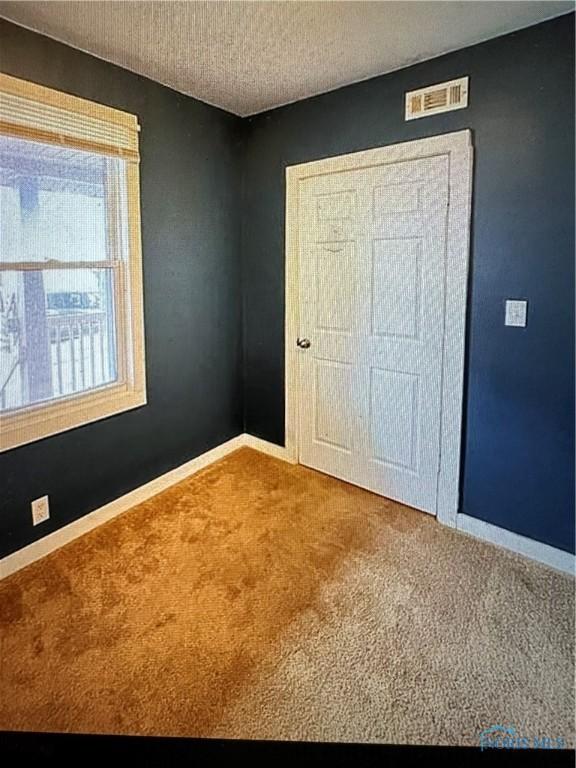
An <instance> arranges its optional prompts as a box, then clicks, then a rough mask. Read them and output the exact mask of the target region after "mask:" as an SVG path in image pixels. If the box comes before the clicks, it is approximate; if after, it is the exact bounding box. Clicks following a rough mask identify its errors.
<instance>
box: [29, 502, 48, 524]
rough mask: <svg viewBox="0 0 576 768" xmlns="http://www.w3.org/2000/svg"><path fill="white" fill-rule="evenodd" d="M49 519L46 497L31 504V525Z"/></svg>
mask: <svg viewBox="0 0 576 768" xmlns="http://www.w3.org/2000/svg"><path fill="white" fill-rule="evenodd" d="M49 518H50V505H49V503H48V496H42V497H41V498H40V499H35V500H34V501H33V502H32V524H33V525H38V524H39V523H43V522H44V521H45V520H48V519H49Z"/></svg>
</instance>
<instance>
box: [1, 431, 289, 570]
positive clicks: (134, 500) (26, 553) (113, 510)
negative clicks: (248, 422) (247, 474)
mask: <svg viewBox="0 0 576 768" xmlns="http://www.w3.org/2000/svg"><path fill="white" fill-rule="evenodd" d="M244 446H247V447H249V448H253V449H255V450H257V451H260V452H261V453H267V454H269V455H270V456H274V457H276V458H278V459H283V460H285V461H291V459H290V458H289V456H288V451H287V450H286V448H282V447H280V446H278V445H274V444H273V443H268V442H266V441H265V440H260V439H259V438H257V437H253V436H252V435H247V434H242V435H238V437H233V438H232V439H231V440H228V441H227V442H225V443H222V445H218V446H216V448H213V449H212V450H210V451H206V453H203V454H202V455H200V456H197V457H196V458H195V459H192V460H191V461H187V462H186V463H185V464H182V465H181V466H179V467H176V469H172V470H171V471H170V472H166V473H165V474H164V475H160V476H159V477H156V478H155V479H154V480H151V481H150V482H149V483H146V484H145V485H141V486H140V487H139V488H135V489H134V490H133V491H130V492H129V493H126V494H124V496H120V497H119V498H118V499H115V500H114V501H111V502H110V503H109V504H105V505H104V506H103V507H100V508H99V509H95V510H93V511H92V512H89V513H88V514H86V515H84V516H83V517H80V518H79V519H78V520H74V522H72V523H69V525H65V526H64V527H63V528H59V529H58V530H57V531H54V532H53V533H49V534H48V535H47V536H44V538H42V539H39V540H38V541H34V542H33V543H32V544H29V545H28V546H26V547H23V548H22V549H19V550H18V551H17V552H13V553H12V554H10V555H7V556H6V557H4V558H2V559H0V579H3V578H5V577H6V576H9V575H10V574H11V573H15V572H16V571H19V570H20V569H21V568H24V567H25V566H27V565H30V564H31V563H33V562H35V561H36V560H40V558H42V557H45V556H46V555H49V554H50V553H51V552H54V551H55V550H56V549H60V547H63V546H64V545H65V544H68V543H69V542H70V541H74V539H77V538H78V537H79V536H83V535H84V534H85V533H88V532H89V531H92V530H94V528H97V527H98V526H99V525H102V524H103V523H106V522H108V520H112V519H113V518H114V517H116V516H117V515H120V514H122V512H126V511H127V510H128V509H130V508H131V507H133V506H135V505H136V504H140V503H142V502H143V501H147V500H148V499H151V498H152V497H153V496H156V495H157V494H159V493H161V492H162V491H165V490H166V489H167V488H169V487H170V486H171V485H175V484H176V483H179V482H181V481H182V480H185V479H186V478H187V477H190V475H193V474H194V473H195V472H199V471H200V470H201V469H204V468H205V467H207V466H209V465H210V464H213V463H214V462H215V461H218V460H219V459H222V458H224V456H227V455H228V454H229V453H232V451H236V450H238V448H243V447H244Z"/></svg>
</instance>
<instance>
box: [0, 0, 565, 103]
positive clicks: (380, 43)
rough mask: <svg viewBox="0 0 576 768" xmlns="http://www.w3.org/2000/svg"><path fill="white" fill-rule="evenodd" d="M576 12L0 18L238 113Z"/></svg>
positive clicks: (59, 11)
mask: <svg viewBox="0 0 576 768" xmlns="http://www.w3.org/2000/svg"><path fill="white" fill-rule="evenodd" d="M573 8H574V3H572V2H551V1H550V0H546V1H545V2H535V1H534V0H531V1H530V2H522V1H521V0H513V1H512V2H486V1H485V0H484V1H482V2H476V1H475V0H468V2H416V1H414V0H411V1H409V2H330V1H329V0H326V1H324V2H299V1H298V0H290V1H289V2H245V1H244V0H236V1H235V2H224V1H223V0H213V1H212V2H193V1H192V0H189V1H188V2H182V1H181V2H173V1H172V0H163V1H156V2H148V1H147V0H133V1H131V0H124V2H115V1H113V0H112V1H108V2H98V1H96V0H93V1H92V2H76V1H75V0H68V1H67V2H59V1H58V0H52V1H51V2H28V1H25V2H22V1H20V2H0V15H1V16H4V17H5V18H7V19H10V20H12V21H15V22H17V23H18V24H22V25H23V26H25V27H29V28H30V29H34V30H37V31H39V32H42V33H44V34H46V35H49V36H50V37H53V38H56V39H57V40H61V41H63V42H66V43H68V44H70V45H72V46H74V47H76V48H80V49H81V50H84V51H88V52H90V53H92V54H94V55H96V56H99V57H100V58H102V59H106V60H107V61H111V62H114V63H115V64H119V65H121V66H123V67H125V68H126V69H129V70H132V71H133V72H138V73H139V74H142V75H146V76H147V77H150V78H152V79H153V80H157V81H158V82H160V83H164V84H165V85H169V86H170V87H171V88H174V89H175V90H177V91H181V92H182V93H186V94H188V95H190V96H195V97H196V98H198V99H201V100H202V101H205V102H208V103H209V104H214V105H216V106H218V107H222V108H223V109H226V110H228V111H229V112H233V113H235V114H237V115H241V116H247V115H252V114H255V113H257V112H262V111H264V110H267V109H270V108H272V107H277V106H280V105H282V104H286V103H289V102H292V101H297V100H299V99H304V98H306V97H308V96H312V95H314V94H318V93H323V92H325V91H330V90H332V89H334V88H338V87H339V86H342V85H347V84H349V83H353V82H356V81H359V80H364V79H366V78H369V77H374V76H375V75H379V74H383V73H385V72H390V71H392V70H394V69H399V68H400V67H404V66H407V65H408V64H412V63H414V62H416V61H422V60H424V59H429V58H433V57H434V56H438V55H440V54H442V53H446V52H447V51H452V50H456V49H457V48H463V47H465V46H467V45H471V44H473V43H476V42H479V41H481V40H487V39H489V38H491V37H496V36H498V35H502V34H505V33H506V32H510V31H512V30H515V29H520V28H521V27H526V26H529V25H531V24H535V23H537V22H539V21H542V20H543V19H546V18H551V17H553V16H557V15H559V14H561V13H565V12H567V11H569V10H572V9H573ZM0 63H1V62H0ZM423 85H424V84H423Z"/></svg>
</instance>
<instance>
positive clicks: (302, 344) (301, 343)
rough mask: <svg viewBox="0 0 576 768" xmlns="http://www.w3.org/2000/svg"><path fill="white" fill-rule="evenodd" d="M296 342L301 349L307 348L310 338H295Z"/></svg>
mask: <svg viewBox="0 0 576 768" xmlns="http://www.w3.org/2000/svg"><path fill="white" fill-rule="evenodd" d="M296 344H298V346H299V347H300V348H301V349H308V347H309V346H310V339H297V340H296Z"/></svg>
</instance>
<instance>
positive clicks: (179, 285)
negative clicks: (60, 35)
mask: <svg viewBox="0 0 576 768" xmlns="http://www.w3.org/2000/svg"><path fill="white" fill-rule="evenodd" d="M0 70H1V71H3V72H5V73H7V74H10V75H14V76H16V77H21V78H24V79H28V80H32V81H34V82H36V83H40V84H42V85H46V86H49V87H53V88H57V89H59V90H63V91H66V92H68V93H72V94H74V95H76V96H81V97H83V98H86V99H92V100H94V101H99V102H102V103H103V104H107V105H109V106H112V107H117V108H119V109H123V110H126V111H128V112H133V113H135V114H136V115H138V118H139V121H140V123H141V126H142V130H141V134H140V148H141V154H142V161H141V169H140V172H141V204H142V243H143V261H144V312H145V326H146V369H147V380H148V405H147V406H144V407H142V408H139V409H137V410H134V411H130V412H127V413H124V414H121V415H118V416H114V417H112V418H109V419H106V420H104V421H99V422H97V423H95V424H90V425H88V426H85V427H81V428H78V429H74V430H72V431H69V432H65V433H62V434H60V435H57V436H55V437H50V438H46V439H45V440H41V441H39V442H36V443H32V444H30V445H28V446H23V447H21V448H17V449H15V450H11V451H8V452H6V453H3V454H0V557H1V556H2V555H5V554H8V553H9V552H12V551H14V550H16V549H19V548H20V547H22V546H24V545H25V544H28V543H30V542H31V541H33V540H34V539H37V538H39V537H42V536H44V535H46V534H47V533H50V532H51V531H53V530H55V529H57V528H60V527H61V526H63V525H65V524H66V523H69V522H71V521H72V520H74V519H76V518H78V517H80V516H82V515H83V514H85V513H87V512H89V511H91V510H92V509H94V508H97V507H99V506H101V505H102V504H105V503H106V502H109V501H111V500H112V499H115V498H117V497H118V496H120V495H122V494H123V493H126V492H127V491H129V490H131V489H133V488H135V487H137V486H139V485H141V484H143V483H145V482H147V481H149V480H151V479H152V478H154V477H157V476H158V475H160V474H162V473H163V472H166V471H168V470H169V469H172V468H173V467H176V466H178V465H180V464H182V463H183V462H185V461H187V460H188V459H191V458H193V457H194V456H197V455H198V454H200V453H203V452H204V451H206V450H208V449H209V448H212V447H213V446H216V445H219V444H220V443H222V442H224V441H225V440H227V439H228V438H230V437H233V436H234V435H237V434H239V433H240V432H242V428H243V414H242V378H241V352H242V350H241V344H242V338H241V332H240V329H241V317H240V312H241V302H240V291H239V286H240V251H239V248H240V243H239V239H240V237H239V236H240V211H239V196H240V163H239V158H240V156H239V152H240V146H239V143H238V128H239V123H240V121H239V120H238V119H237V118H235V117H233V116H231V115H228V114H226V113H225V112H222V111H220V110H217V109H213V108H212V107H209V106H206V105H204V104H201V103H200V102H197V101H195V100H193V99H190V98H188V97H186V96H182V95H179V94H177V93H175V92H174V91H171V90H169V89H168V88H164V87H162V86H161V85H158V84H156V83H153V82H151V81H150V80H147V79H145V78H142V77H138V76H137V75H133V74H131V73H129V72H127V71H126V70H123V69H120V68H119V67H115V66H112V65H110V64H107V63H105V62H103V61H100V60H98V59H95V58H93V57H91V56H88V55H86V54H83V53H80V52H79V51H75V50H73V49H72V48H69V47H67V46H64V45H60V44H59V43H56V42H54V41H52V40H49V39H47V38H45V37H42V36H40V35H36V34H34V33H32V32H28V31H25V30H23V29H21V28H19V27H16V26H14V25H12V24H9V23H7V22H4V21H0ZM44 494H49V496H50V513H51V519H50V521H49V522H47V523H44V524H42V525H40V526H38V527H36V528H33V527H32V522H31V512H30V501H31V500H32V499H35V498H37V497H39V496H43V495H44Z"/></svg>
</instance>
